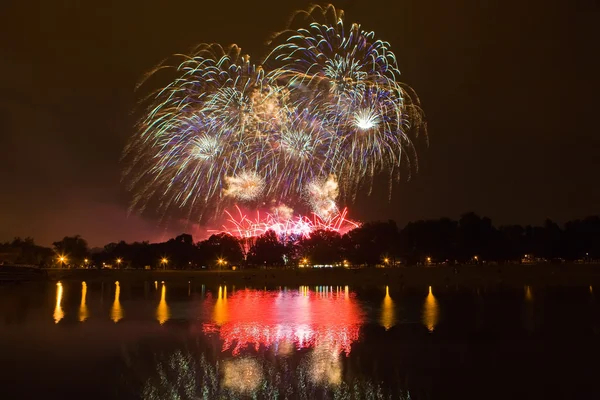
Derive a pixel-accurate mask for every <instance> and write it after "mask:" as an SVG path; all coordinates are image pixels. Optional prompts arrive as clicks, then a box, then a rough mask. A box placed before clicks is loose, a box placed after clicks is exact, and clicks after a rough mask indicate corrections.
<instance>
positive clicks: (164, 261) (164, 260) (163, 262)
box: [160, 257, 169, 269]
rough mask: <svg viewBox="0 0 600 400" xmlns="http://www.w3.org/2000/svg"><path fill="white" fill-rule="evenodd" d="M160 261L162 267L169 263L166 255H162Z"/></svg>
mask: <svg viewBox="0 0 600 400" xmlns="http://www.w3.org/2000/svg"><path fill="white" fill-rule="evenodd" d="M160 263H161V265H162V266H163V269H166V267H167V264H168V263H169V259H168V258H167V257H163V258H161V259H160Z"/></svg>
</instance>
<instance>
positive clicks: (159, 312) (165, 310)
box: [156, 282, 170, 325]
mask: <svg viewBox="0 0 600 400" xmlns="http://www.w3.org/2000/svg"><path fill="white" fill-rule="evenodd" d="M169 317H170V312H169V306H168V305H167V287H166V286H165V284H164V282H163V283H162V288H161V290H160V302H159V303H158V307H157V308H156V319H157V320H158V322H159V323H160V324H161V325H162V324H164V323H165V322H167V321H168V320H169Z"/></svg>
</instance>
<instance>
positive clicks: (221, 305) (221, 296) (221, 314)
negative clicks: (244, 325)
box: [213, 286, 227, 326]
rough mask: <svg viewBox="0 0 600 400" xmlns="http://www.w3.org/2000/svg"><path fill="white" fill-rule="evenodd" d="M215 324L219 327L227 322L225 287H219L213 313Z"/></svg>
mask: <svg viewBox="0 0 600 400" xmlns="http://www.w3.org/2000/svg"><path fill="white" fill-rule="evenodd" d="M213 320H214V321H215V324H217V325H219V326H221V325H223V324H224V323H225V322H227V286H219V293H218V294H217V301H216V302H215V309H214V312H213Z"/></svg>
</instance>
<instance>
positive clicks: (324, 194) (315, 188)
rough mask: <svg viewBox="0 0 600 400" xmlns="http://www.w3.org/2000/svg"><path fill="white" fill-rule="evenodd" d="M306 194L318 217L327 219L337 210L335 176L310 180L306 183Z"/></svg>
mask: <svg viewBox="0 0 600 400" xmlns="http://www.w3.org/2000/svg"><path fill="white" fill-rule="evenodd" d="M307 195H308V199H309V203H310V205H311V208H312V210H313V212H314V213H315V214H316V215H318V216H319V218H321V219H325V220H327V219H329V218H331V217H333V215H334V214H335V213H337V212H338V207H337V203H336V202H337V198H338V196H339V190H338V183H337V180H336V178H335V176H333V175H330V176H329V178H328V179H327V180H322V179H317V180H314V181H312V182H311V183H310V184H309V185H308V188H307Z"/></svg>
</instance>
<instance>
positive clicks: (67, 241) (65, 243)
mask: <svg viewBox="0 0 600 400" xmlns="http://www.w3.org/2000/svg"><path fill="white" fill-rule="evenodd" d="M52 245H53V246H54V251H55V252H56V254H57V255H58V256H64V257H66V259H67V261H66V263H67V264H69V265H81V264H83V261H84V259H85V258H87V257H89V248H88V244H87V242H86V241H85V240H84V239H83V238H82V237H81V236H80V235H75V236H65V237H64V238H63V239H62V240H60V241H58V242H54V243H52Z"/></svg>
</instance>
